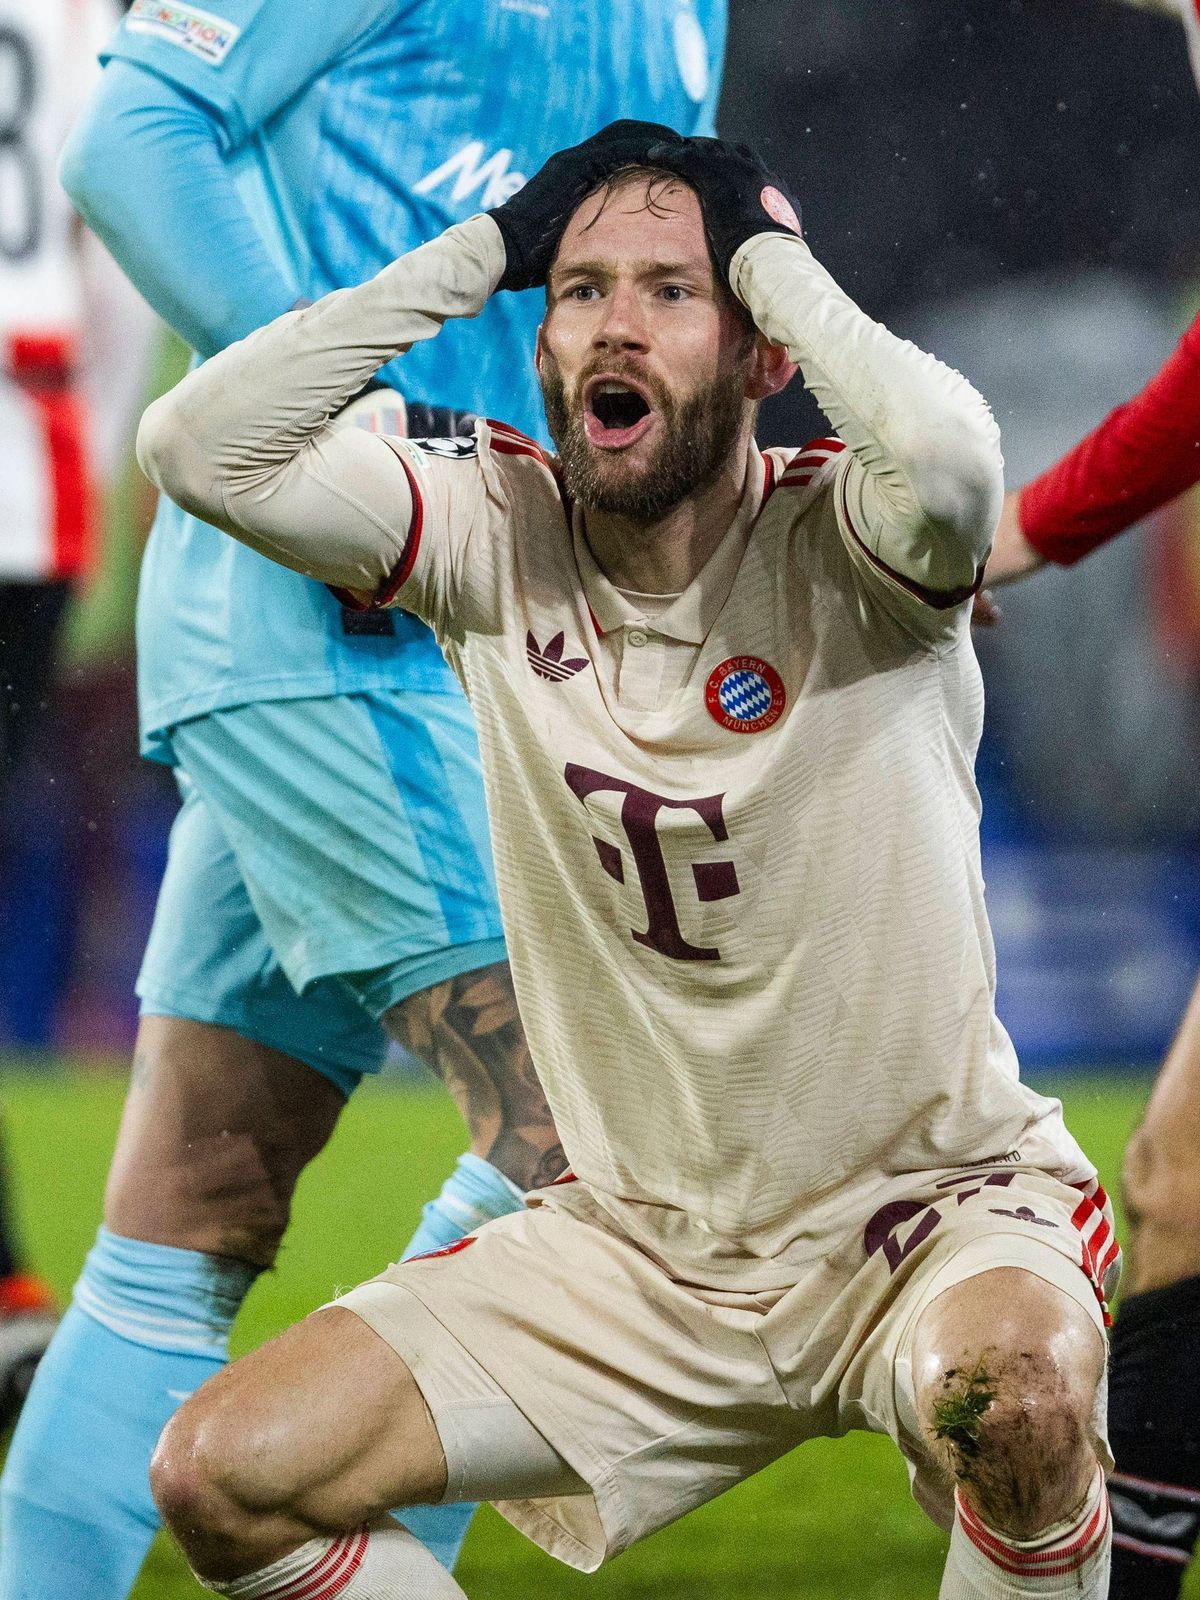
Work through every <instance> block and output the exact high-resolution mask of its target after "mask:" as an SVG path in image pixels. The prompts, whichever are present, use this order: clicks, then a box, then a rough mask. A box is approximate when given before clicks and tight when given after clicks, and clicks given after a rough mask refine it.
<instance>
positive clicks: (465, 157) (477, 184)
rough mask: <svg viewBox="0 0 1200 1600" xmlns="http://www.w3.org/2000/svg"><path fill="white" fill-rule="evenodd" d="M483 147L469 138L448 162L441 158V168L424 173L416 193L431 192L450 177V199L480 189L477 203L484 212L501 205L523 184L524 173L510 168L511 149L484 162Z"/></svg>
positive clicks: (465, 197) (459, 197)
mask: <svg viewBox="0 0 1200 1600" xmlns="http://www.w3.org/2000/svg"><path fill="white" fill-rule="evenodd" d="M486 148H487V147H486V145H485V144H484V142H483V140H482V139H472V140H471V141H470V142H469V143H468V144H465V145H463V147H462V149H461V150H456V151H455V153H454V154H453V155H452V156H451V157H450V158H449V160H448V161H443V162H442V164H441V166H440V167H435V168H434V170H433V171H432V172H429V173H426V175H425V176H424V177H423V178H422V179H421V180H420V181H419V182H418V183H417V184H416V185H415V191H416V193H417V194H432V193H433V191H434V190H435V189H440V188H441V187H442V185H443V184H446V183H449V182H450V181H451V180H453V182H454V187H453V188H452V189H451V191H450V199H451V202H455V201H463V200H468V199H470V198H471V196H472V195H474V194H475V193H476V192H477V191H482V193H480V196H479V203H480V205H481V206H482V207H483V209H484V210H485V211H487V210H490V209H491V208H492V207H493V206H502V205H503V204H504V202H505V201H506V200H511V199H512V197H513V195H514V194H516V192H517V190H518V189H523V188H524V187H525V182H526V178H525V174H524V173H523V172H514V171H512V170H511V168H512V158H513V153H512V151H511V150H508V149H500V150H497V151H496V153H495V155H492V156H489V157H488V158H487V160H486V161H485V160H484V159H483V157H484V152H485V150H486Z"/></svg>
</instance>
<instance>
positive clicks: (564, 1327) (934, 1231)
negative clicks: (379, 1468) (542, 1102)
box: [336, 1168, 1119, 1571]
mask: <svg viewBox="0 0 1200 1600" xmlns="http://www.w3.org/2000/svg"><path fill="white" fill-rule="evenodd" d="M996 1267H1020V1268H1024V1269H1025V1270H1026V1271H1027V1272H1031V1273H1034V1274H1035V1275H1036V1276H1037V1277H1039V1278H1042V1279H1044V1280H1045V1281H1046V1282H1048V1283H1051V1284H1054V1285H1055V1286H1057V1287H1058V1288H1059V1289H1061V1290H1062V1291H1063V1292H1064V1293H1065V1294H1067V1295H1069V1296H1070V1297H1071V1298H1072V1299H1074V1300H1076V1301H1078V1303H1079V1304H1080V1305H1081V1306H1082V1307H1084V1308H1085V1310H1086V1311H1087V1312H1088V1313H1089V1315H1090V1316H1091V1317H1092V1318H1093V1319H1094V1321H1095V1323H1096V1326H1097V1328H1098V1329H1099V1330H1100V1333H1101V1336H1102V1337H1103V1333H1104V1327H1105V1322H1106V1312H1105V1309H1104V1300H1103V1296H1104V1293H1105V1288H1106V1286H1107V1289H1108V1291H1109V1292H1111V1290H1112V1288H1113V1285H1114V1282H1115V1276H1116V1273H1117V1271H1119V1254H1118V1251H1117V1246H1116V1241H1115V1238H1114V1236H1113V1232H1112V1215H1111V1211H1110V1209H1109V1206H1108V1203H1107V1198H1106V1197H1105V1195H1104V1192H1103V1190H1101V1189H1099V1188H1098V1186H1097V1185H1096V1184H1095V1183H1094V1182H1093V1183H1091V1184H1090V1185H1088V1186H1087V1187H1086V1188H1085V1189H1080V1188H1075V1187H1070V1186H1068V1185H1067V1184H1065V1183H1063V1182H1061V1181H1060V1180H1059V1179H1058V1178H1055V1177H1052V1176H1050V1175H1049V1174H1047V1173H1045V1172H1041V1171H1038V1170H1034V1169H1029V1168H1015V1169H1014V1168H1007V1169H1003V1170H997V1169H995V1168H985V1169H980V1170H977V1171H972V1170H963V1169H961V1168H959V1169H955V1170H954V1171H950V1172H941V1173H936V1172H935V1173H923V1174H921V1175H920V1176H919V1178H917V1179H914V1187H913V1190H912V1192H911V1194H909V1195H907V1196H906V1197H904V1198H901V1199H893V1200H891V1201H890V1202H889V1204H888V1205H886V1206H884V1207H883V1208H882V1209H881V1210H880V1211H878V1212H876V1213H875V1215H874V1216H873V1217H871V1218H870V1220H869V1221H868V1222H867V1224H866V1227H865V1228H864V1227H862V1226H861V1225H860V1226H857V1227H855V1228H854V1229H853V1230H852V1231H848V1232H847V1233H846V1234H844V1235H841V1236H839V1237H837V1238H833V1239H831V1240H830V1242H829V1247H828V1249H827V1250H826V1251H825V1253H824V1254H822V1255H821V1256H820V1257H819V1258H818V1259H815V1260H812V1261H810V1262H808V1263H807V1264H806V1265H804V1266H802V1267H801V1268H799V1269H797V1270H796V1276H795V1282H794V1284H793V1285H792V1286H791V1287H788V1288H786V1289H781V1290H776V1291H772V1292H770V1293H767V1294H763V1293H757V1294H738V1293H735V1292H731V1291H729V1290H727V1289H720V1290H717V1289H711V1288H698V1287H696V1286H695V1285H689V1284H687V1283H682V1282H679V1281H676V1280H675V1279H674V1278H673V1277H671V1276H670V1275H669V1274H668V1273H667V1272H665V1271H664V1270H663V1268H662V1267H661V1266H660V1265H659V1264H658V1263H656V1262H655V1261H654V1260H652V1259H651V1258H650V1256H648V1255H647V1254H646V1252H645V1251H644V1250H643V1249H642V1248H640V1247H639V1246H637V1245H635V1244H633V1243H632V1242H631V1241H630V1240H629V1239H628V1238H627V1237H625V1236H624V1235H623V1234H622V1233H621V1232H620V1231H619V1229H618V1228H617V1226H616V1225H615V1223H614V1222H613V1220H612V1219H611V1217H610V1216H609V1215H608V1214H607V1213H606V1212H605V1211H604V1210H603V1209H602V1207H601V1206H600V1205H599V1203H598V1202H597V1200H596V1199H595V1197H594V1196H593V1195H592V1194H591V1193H590V1192H589V1191H588V1190H587V1188H586V1186H585V1185H583V1184H581V1183H571V1184H568V1185H566V1186H563V1187H555V1188H553V1189H549V1190H543V1191H541V1193H540V1194H538V1195H536V1196H534V1197H533V1199H532V1201H531V1204H530V1205H529V1207H528V1208H527V1209H526V1210H525V1211H523V1212H518V1213H516V1214H514V1215H512V1216H508V1217H503V1218H501V1219H500V1220H499V1221H496V1222H489V1223H488V1224H487V1225H486V1227H484V1228H482V1229H481V1230H480V1231H479V1232H478V1233H476V1234H473V1235H471V1236H469V1237H468V1238H467V1239H464V1240H461V1241H459V1243H458V1244H457V1245H452V1246H451V1247H450V1248H449V1249H448V1250H445V1251H441V1252H439V1253H438V1254H436V1255H434V1256H426V1257H422V1258H418V1259H416V1260H412V1261H407V1262H404V1263H403V1264H401V1265H399V1266H394V1267H389V1268H388V1270H387V1271H386V1272H384V1273H383V1274H381V1276H380V1277H378V1278H375V1279H372V1280H371V1281H370V1282H369V1283H365V1284H363V1285H361V1286H360V1287H359V1288H357V1289H355V1290H352V1291H351V1293H349V1294H348V1295H346V1296H344V1297H343V1298H342V1299H340V1300H339V1301H337V1302H336V1304H338V1305H340V1306H343V1307H346V1308H348V1309H350V1310H352V1311H354V1312H355V1313H356V1314H357V1315H358V1316H359V1317H361V1318H362V1319H363V1320H364V1321H365V1322H366V1323H367V1324H368V1325H369V1326H370V1327H371V1328H373V1329H374V1330H375V1331H376V1332H377V1333H378V1334H379V1335H380V1336H381V1337H382V1338H383V1339H385V1340H386V1341H387V1342H388V1343H389V1344H390V1345H391V1346H392V1347H393V1349H395V1350H396V1352H397V1353H398V1354H399V1355H400V1356H401V1358H402V1359H403V1360H404V1361H405V1362H406V1363H407V1365H408V1366H409V1367H410V1368H411V1370H412V1372H413V1375H414V1376H415V1378H416V1381H417V1383H418V1385H419V1386H420V1388H421V1391H422V1394H423V1395H424V1398H425V1400H426V1403H427V1404H428V1406H429V1409H430V1411H431V1413H432V1415H433V1418H434V1421H435V1423H436V1425H437V1428H438V1431H439V1434H440V1436H441V1440H442V1445H443V1448H444V1450H445V1453H446V1462H447V1469H448V1476H449V1482H448V1487H447V1492H446V1499H447V1500H468V1499H488V1500H492V1501H494V1502H495V1503H496V1505H497V1508H498V1509H499V1510H500V1512H501V1513H502V1514H503V1515H504V1516H505V1517H506V1518H507V1519H508V1520H509V1521H510V1522H512V1523H513V1524H514V1525H515V1526H516V1527H518V1528H520V1529H521V1530H522V1531H523V1532H524V1533H526V1534H527V1535H528V1536H529V1537H530V1538H531V1539H533V1540H534V1541H535V1542H536V1543H537V1544H539V1545H541V1546H542V1548H543V1549H545V1550H547V1551H549V1552H550V1554H551V1555H554V1556H557V1557H558V1558H559V1559H560V1560H562V1561H565V1562H567V1563H569V1564H570V1565H571V1566H575V1567H580V1568H582V1569H583V1570H585V1571H591V1570H593V1569H594V1568H596V1567H598V1566H599V1565H600V1563H601V1562H602V1561H605V1560H607V1559H608V1558H609V1557H611V1556H613V1555H616V1554H617V1553H618V1552H620V1551H621V1550H624V1549H626V1548H627V1547H628V1546H629V1545H631V1544H632V1543H634V1541H635V1540H638V1539H641V1538H644V1537H645V1536H646V1535H647V1534H649V1533H652V1532H654V1531H655V1530H656V1529H658V1528H661V1527H664V1526H665V1525H666V1524H667V1523H669V1522H673V1521H674V1520H675V1519H676V1518H678V1517H680V1516H682V1515H683V1514H684V1513H685V1512H687V1511H690V1510H691V1509H693V1508H694V1507H695V1506H698V1505H701V1504H703V1503H704V1502H705V1501H707V1500H711V1499H713V1498H714V1496H716V1495H718V1494H720V1493H721V1492H722V1491H723V1490H725V1489H728V1488H731V1487H732V1486H733V1485H734V1484H736V1483H738V1482H740V1481H741V1480H742V1479H743V1478H746V1477H749V1476H750V1474H751V1473H753V1472H756V1471H757V1470H758V1469H759V1468H761V1467H764V1466H766V1465H767V1464H768V1463H769V1462H771V1461H773V1460H775V1459H776V1458H777V1457H779V1456H781V1455H783V1454H785V1453H786V1452H787V1451H789V1450H791V1449H793V1448H794V1447H795V1446H796V1445H798V1444H801V1443H802V1442H803V1441H804V1440H806V1439H811V1438H816V1437H819V1436H830V1435H839V1434H842V1433H846V1432H848V1431H849V1430H850V1429H855V1428H857V1429H865V1430H867V1431H869V1432H872V1433H886V1434H888V1435H889V1436H890V1437H891V1438H892V1439H893V1440H895V1442H896V1444H897V1445H898V1446H899V1448H900V1449H901V1451H902V1452H903V1453H904V1456H905V1458H906V1460H907V1462H908V1465H909V1472H910V1475H911V1478H912V1481H913V1490H914V1493H915V1494H916V1497H917V1499H918V1500H919V1501H920V1503H921V1505H922V1506H923V1507H924V1508H925V1510H926V1511H927V1512H928V1513H929V1514H930V1515H931V1516H932V1517H933V1518H934V1519H935V1520H936V1521H938V1522H940V1523H941V1524H943V1525H944V1526H949V1524H950V1522H951V1520H952V1517H953V1503H952V1500H951V1497H950V1488H949V1485H948V1483H947V1481H946V1480H945V1478H944V1477H943V1476H942V1475H941V1474H940V1473H939V1472H938V1471H937V1470H936V1469H935V1467H934V1464H933V1462H932V1461H931V1460H930V1458H929V1456H928V1454H927V1452H926V1449H925V1447H924V1445H923V1443H922V1437H923V1436H922V1431H921V1428H920V1424H919V1421H918V1418H917V1414H916V1406H915V1401H914V1394H913V1382H912V1371H911V1357H912V1343H913V1334H914V1330H915V1327H916V1323H917V1319H918V1318H919V1316H920V1314H921V1312H922V1311H923V1310H924V1308H925V1307H926V1306H927V1305H929V1303H930V1302H931V1301H932V1300H933V1299H934V1298H935V1297H936V1296H937V1295H939V1294H940V1293H942V1291H943V1290H945V1289H948V1288H950V1287H951V1286H953V1285H954V1284H956V1283H960V1282H962V1281H963V1280H965V1279H967V1278H970V1277H973V1276H975V1275H976V1274H978V1273H981V1272H986V1271H989V1270H990V1269H992V1268H996ZM1102 1387H1103V1386H1102ZM1094 1431H1095V1435H1096V1441H1095V1442H1096V1450H1097V1455H1098V1456H1099V1458H1100V1460H1101V1462H1102V1463H1103V1465H1104V1466H1105V1467H1106V1469H1107V1468H1109V1467H1111V1464H1112V1463H1111V1457H1110V1456H1109V1452H1108V1445H1107V1441H1106V1438H1105V1429H1104V1395H1103V1394H1101V1395H1100V1396H1098V1400H1097V1412H1096V1417H1095V1420H1094Z"/></svg>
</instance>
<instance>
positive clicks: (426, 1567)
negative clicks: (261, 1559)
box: [200, 1522, 465, 1600]
mask: <svg viewBox="0 0 1200 1600" xmlns="http://www.w3.org/2000/svg"><path fill="white" fill-rule="evenodd" d="M200 1581H201V1582H202V1583H203V1584H204V1586H205V1588H207V1589H214V1590H215V1591H216V1592H217V1594H228V1595H233V1596H234V1597H235V1600H465V1596H464V1595H463V1592H462V1590H461V1589H460V1588H459V1586H458V1585H457V1584H456V1583H455V1581H454V1579H453V1578H452V1577H451V1576H450V1574H449V1573H448V1572H447V1571H446V1569H445V1567H443V1566H442V1565H441V1564H440V1563H439V1562H438V1561H437V1560H436V1559H435V1558H434V1557H433V1556H431V1555H430V1553H429V1551H428V1550H426V1548H425V1546H424V1545H423V1544H421V1543H420V1541H419V1540H417V1539H414V1538H413V1536H412V1534H411V1533H409V1532H408V1530H407V1529H406V1528H402V1527H401V1526H400V1524H399V1523H398V1522H391V1523H390V1524H386V1525H383V1526H379V1527H374V1528H370V1529H367V1528H358V1529H356V1530H355V1532H354V1533H347V1534H344V1535H343V1536H342V1537H341V1538H339V1539H310V1540H309V1542H308V1543H307V1544H305V1545H301V1546H300V1548H299V1550H293V1552H292V1553H291V1555H290V1556H284V1557H283V1559H282V1560H280V1561H273V1562H272V1563H271V1565H270V1566H269V1567H263V1569H262V1570H261V1571H260V1572H252V1573H250V1574H249V1576H248V1577H245V1578H234V1579H232V1581H230V1582H229V1583H212V1582H208V1581H207V1580H205V1579H203V1578H202V1579H201V1580H200Z"/></svg>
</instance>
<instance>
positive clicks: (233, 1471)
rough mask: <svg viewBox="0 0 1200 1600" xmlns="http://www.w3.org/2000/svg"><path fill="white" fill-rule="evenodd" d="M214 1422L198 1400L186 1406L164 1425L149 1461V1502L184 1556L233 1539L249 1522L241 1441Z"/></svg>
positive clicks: (250, 1513) (251, 1512) (249, 1514)
mask: <svg viewBox="0 0 1200 1600" xmlns="http://www.w3.org/2000/svg"><path fill="white" fill-rule="evenodd" d="M215 1421H216V1419H215V1418H214V1416H213V1414H212V1412H211V1410H210V1408H209V1407H208V1406H207V1405H206V1404H205V1402H204V1400H203V1399H202V1398H201V1399H200V1400H195V1399H193V1400H191V1401H188V1402H186V1403H185V1404H184V1405H183V1406H181V1407H180V1409H179V1410H178V1411H177V1412H176V1413H175V1415H174V1416H173V1417H172V1418H171V1420H170V1421H169V1422H168V1423H167V1426H166V1428H165V1429H164V1430H163V1433H162V1436H161V1438H160V1439H159V1441H158V1445H157V1447H156V1449H155V1451H154V1455H153V1457H152V1459H151V1462H150V1490H151V1493H152V1494H153V1496H154V1503H155V1505H157V1507H158V1509H159V1512H160V1513H161V1515H162V1519H163V1522H164V1524H165V1525H166V1527H167V1528H169V1529H170V1531H171V1532H172V1534H174V1536H175V1538H176V1539H177V1540H178V1542H179V1544H180V1545H181V1546H182V1547H183V1549H184V1550H185V1552H187V1553H188V1554H189V1555H190V1554H192V1553H193V1552H195V1551H196V1550H198V1549H199V1550H203V1549H208V1548H211V1546H212V1545H213V1544H216V1543H222V1542H225V1543H233V1542H236V1541H238V1540H239V1539H240V1538H241V1537H242V1536H243V1535H244V1532H245V1528H246V1525H247V1523H248V1522H250V1521H252V1520H253V1511H252V1510H251V1508H250V1507H249V1506H247V1504H246V1497H245V1495H244V1493H242V1492H241V1491H242V1487H243V1486H242V1484H241V1482H240V1475H239V1472H238V1466H237V1463H238V1459H239V1456H240V1455H241V1454H242V1451H243V1449H244V1444H245V1441H240V1442H239V1441H237V1440H236V1439H235V1438H234V1437H233V1436H232V1434H226V1433H225V1432H224V1430H222V1429H221V1428H220V1426H218V1425H214V1424H215Z"/></svg>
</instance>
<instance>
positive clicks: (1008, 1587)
mask: <svg viewBox="0 0 1200 1600" xmlns="http://www.w3.org/2000/svg"><path fill="white" fill-rule="evenodd" d="M954 1510H955V1516H954V1531H953V1533H952V1534H951V1535H950V1554H949V1556H947V1558H946V1571H945V1575H944V1577H943V1578H942V1587H941V1589H940V1590H939V1600H1014V1597H1015V1596H1018V1595H1022V1596H1024V1595H1037V1596H1038V1597H1039V1600H1105V1596H1106V1595H1107V1594H1108V1574H1109V1567H1110V1565H1111V1563H1112V1524H1111V1522H1110V1521H1109V1516H1108V1492H1107V1490H1106V1489H1105V1487H1104V1475H1103V1473H1102V1472H1101V1471H1100V1469H1099V1467H1097V1469H1096V1476H1095V1478H1094V1480H1093V1482H1092V1489H1091V1493H1090V1494H1089V1495H1088V1497H1087V1500H1086V1501H1085V1502H1084V1504H1083V1507H1082V1508H1081V1510H1080V1511H1079V1514H1078V1515H1077V1516H1074V1517H1071V1518H1070V1519H1069V1520H1068V1521H1063V1522H1056V1523H1055V1524H1054V1526H1053V1527H1052V1528H1047V1529H1046V1530H1045V1532H1044V1533H1040V1534H1038V1536H1037V1537H1036V1538H1035V1539H1010V1538H1008V1536H1007V1535H1006V1534H1003V1533H997V1532H996V1530H995V1529H994V1528H989V1527H988V1526H987V1525H986V1523H984V1522H982V1521H981V1520H980V1518H979V1517H978V1516H977V1515H976V1514H975V1513H974V1512H973V1511H972V1510H971V1508H970V1506H969V1505H967V1504H966V1502H965V1501H964V1500H963V1498H962V1496H961V1495H960V1494H958V1493H957V1492H956V1493H955V1496H954Z"/></svg>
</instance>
